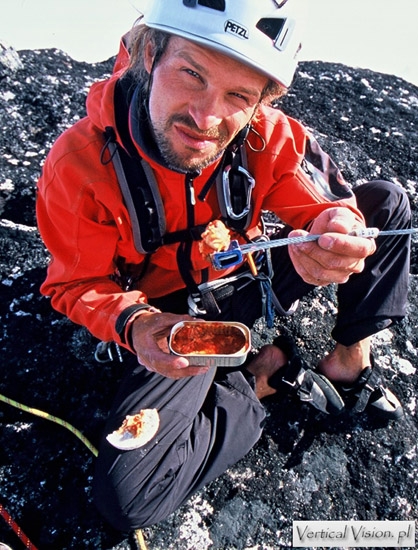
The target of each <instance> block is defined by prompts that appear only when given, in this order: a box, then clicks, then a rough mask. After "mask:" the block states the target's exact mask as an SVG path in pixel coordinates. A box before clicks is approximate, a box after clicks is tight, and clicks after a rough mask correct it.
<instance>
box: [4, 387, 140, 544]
mask: <svg viewBox="0 0 418 550" xmlns="http://www.w3.org/2000/svg"><path fill="white" fill-rule="evenodd" d="M0 401H3V403H7V404H8V405H11V406H12V407H15V408H16V409H20V410H22V411H25V412H28V413H30V414H33V415H35V416H40V417H41V418H45V419H46V420H50V421H51V422H55V424H59V425H60V426H62V427H63V428H66V429H67V430H69V431H70V432H71V433H72V434H74V435H75V436H76V437H78V439H79V440H80V441H81V442H82V443H84V445H85V446H86V447H87V448H88V449H89V451H90V452H91V453H92V454H93V455H94V456H95V457H97V455H98V450H97V449H96V447H94V446H93V445H92V444H91V443H90V441H89V440H88V439H87V438H86V437H85V436H84V435H83V434H82V433H81V432H80V430H77V428H75V427H74V426H72V425H71V424H69V423H68V422H67V421H66V420H62V419H61V418H58V417H57V416H54V415H52V414H49V413H47V412H44V411H41V410H39V409H35V408H33V407H28V406H27V405H23V404H22V403H18V402H17V401H15V400H14V399H10V398H9V397H6V396H4V395H2V394H0ZM0 515H1V516H2V517H3V518H4V519H5V520H6V522H7V523H8V525H9V526H10V527H11V528H12V529H13V531H14V532H15V533H16V534H17V536H18V537H19V538H20V540H21V541H22V542H23V543H24V544H25V546H26V548H28V549H30V550H37V548H36V546H34V544H33V543H32V542H31V541H30V540H29V538H28V537H27V536H26V535H25V533H23V531H22V529H21V528H20V527H19V526H18V525H17V523H16V522H15V521H14V520H13V518H12V517H11V516H10V514H9V513H8V512H7V510H6V509H5V508H4V507H3V506H2V504H1V503H0ZM134 541H135V543H136V544H137V546H138V547H139V549H140V550H147V547H146V544H145V540H144V536H143V534H142V531H141V530H140V529H136V530H135V531H134Z"/></svg>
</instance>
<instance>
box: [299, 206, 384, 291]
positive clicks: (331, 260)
mask: <svg viewBox="0 0 418 550" xmlns="http://www.w3.org/2000/svg"><path fill="white" fill-rule="evenodd" d="M361 228H364V226H363V225H362V224H360V223H359V221H358V220H357V219H356V218H355V216H354V214H353V213H352V212H351V211H350V210H349V209H348V208H341V207H337V208H330V209H328V210H325V211H324V212H322V213H321V214H320V215H319V216H318V217H317V218H316V219H315V220H314V222H313V224H312V227H311V230H310V233H311V234H315V235H323V236H322V237H320V238H319V240H318V241H314V242H308V243H302V244H296V245H290V246H289V254H290V257H291V259H292V262H293V265H294V267H295V269H296V271H297V273H298V274H299V275H300V276H301V277H302V279H303V280H304V281H305V282H307V283H309V284H312V285H316V286H326V285H328V284H330V283H345V282H347V281H348V279H349V277H350V275H352V274H353V273H361V272H362V271H363V269H364V261H365V259H366V258H367V257H368V256H370V255H371V254H373V253H374V252H375V250H376V244H375V241H374V239H365V238H363V237H353V236H351V235H348V233H350V232H352V231H354V230H355V229H361ZM307 234H308V233H307V232H306V231H302V230H296V231H292V232H291V233H290V234H289V237H297V236H301V235H307Z"/></svg>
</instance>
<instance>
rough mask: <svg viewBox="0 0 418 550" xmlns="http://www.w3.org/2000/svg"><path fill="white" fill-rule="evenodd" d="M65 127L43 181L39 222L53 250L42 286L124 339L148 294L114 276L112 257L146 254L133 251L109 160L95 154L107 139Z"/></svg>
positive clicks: (94, 327)
mask: <svg viewBox="0 0 418 550" xmlns="http://www.w3.org/2000/svg"><path fill="white" fill-rule="evenodd" d="M68 132H69V133H67V134H66V133H64V134H63V135H62V136H61V137H60V138H59V139H58V141H57V142H56V144H55V145H54V147H53V149H52V151H51V153H50V154H49V156H48V158H47V160H46V163H45V166H44V168H43V173H42V176H41V178H40V180H39V183H38V195H37V220H38V227H39V230H40V233H41V236H42V238H43V240H44V243H45V245H46V247H47V248H48V250H49V252H50V254H51V262H50V265H49V267H48V272H47V278H46V280H45V282H44V283H43V285H42V287H41V292H42V293H43V294H44V295H47V296H50V297H51V304H52V306H53V307H54V308H55V309H56V310H58V311H59V312H61V313H63V314H64V315H66V316H67V317H68V318H69V319H71V320H72V321H74V322H75V323H79V324H82V325H84V326H86V327H87V328H88V329H89V330H90V332H91V333H92V334H93V335H94V336H96V337H97V338H99V339H102V340H105V341H109V340H114V341H116V342H118V343H120V344H122V345H126V342H125V336H124V329H125V327H126V324H127V322H128V320H129V318H130V317H131V316H132V315H134V314H135V313H136V312H137V311H140V310H141V309H142V308H144V307H146V296H145V295H144V294H143V293H142V292H140V291H129V292H123V291H122V289H121V287H120V286H119V285H118V284H117V283H116V282H115V281H114V280H113V275H114V274H115V272H116V270H117V266H116V264H115V258H117V257H125V258H126V260H127V261H130V260H132V261H135V262H136V263H138V264H139V263H141V261H143V258H141V257H139V255H138V257H136V258H129V257H128V254H129V253H130V254H132V249H133V247H131V246H129V245H130V240H131V238H132V237H131V234H132V232H131V228H130V222H129V216H128V214H127V212H126V209H125V207H124V204H123V201H122V198H121V196H120V191H119V188H118V185H117V182H116V179H115V177H114V174H113V168H112V166H111V165H110V166H103V165H101V163H100V162H99V160H97V162H96V163H94V161H93V160H92V159H99V158H100V147H101V146H102V144H103V142H102V141H101V140H99V139H97V142H96V143H94V142H90V143H83V141H82V140H81V141H80V143H78V141H77V148H75V147H74V143H71V141H72V138H71V136H72V133H71V130H70V131H68ZM69 142H70V143H69ZM66 151H72V152H70V153H68V152H66ZM128 313H129V315H128ZM118 320H119V322H118ZM127 347H128V346H127Z"/></svg>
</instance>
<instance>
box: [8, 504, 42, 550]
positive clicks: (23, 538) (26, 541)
mask: <svg viewBox="0 0 418 550" xmlns="http://www.w3.org/2000/svg"><path fill="white" fill-rule="evenodd" d="M0 515H1V516H3V518H4V519H5V520H6V522H7V523H8V524H9V526H10V527H11V528H12V529H13V531H14V532H15V533H16V535H17V536H18V537H19V538H20V540H21V541H22V542H23V544H24V545H25V546H26V548H29V550H37V548H36V546H34V545H33V544H32V543H31V541H30V540H29V539H28V537H27V536H26V535H25V533H24V532H23V531H22V529H21V528H20V527H19V525H18V524H17V523H16V522H15V520H14V519H13V518H12V516H11V515H10V514H9V513H8V511H7V510H5V509H4V508H3V505H2V504H0Z"/></svg>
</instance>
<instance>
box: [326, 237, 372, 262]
mask: <svg viewBox="0 0 418 550" xmlns="http://www.w3.org/2000/svg"><path fill="white" fill-rule="evenodd" d="M317 244H318V246H319V247H320V248H322V249H323V250H327V251H332V252H334V253H335V254H340V255H342V256H351V257H352V258H358V259H363V258H367V257H368V256H371V255H372V254H373V253H374V252H375V251H376V243H375V241H374V239H366V238H363V237H354V236H352V235H343V234H341V233H326V234H324V235H322V236H321V237H320V238H319V239H318V241H317Z"/></svg>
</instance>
